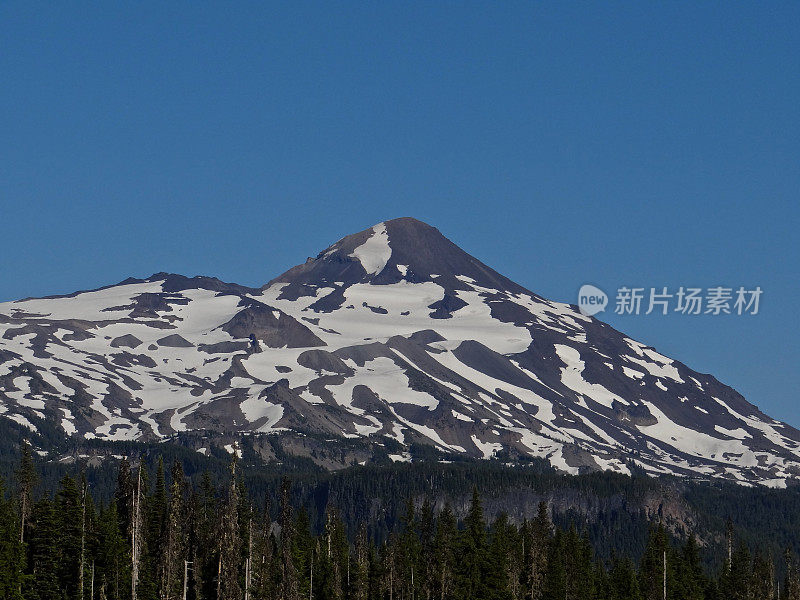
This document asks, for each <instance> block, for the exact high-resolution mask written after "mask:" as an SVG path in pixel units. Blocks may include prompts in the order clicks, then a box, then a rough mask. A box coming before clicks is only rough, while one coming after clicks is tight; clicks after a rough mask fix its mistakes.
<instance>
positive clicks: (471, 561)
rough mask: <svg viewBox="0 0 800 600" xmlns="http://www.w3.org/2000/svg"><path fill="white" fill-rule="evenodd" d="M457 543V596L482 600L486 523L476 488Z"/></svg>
mask: <svg viewBox="0 0 800 600" xmlns="http://www.w3.org/2000/svg"><path fill="white" fill-rule="evenodd" d="M460 538H461V539H460V543H459V562H458V568H457V571H456V573H457V580H456V589H457V596H458V597H459V598H463V599H464V600H483V598H484V597H485V595H486V592H487V590H486V588H485V577H486V523H485V521H484V518H483V505H482V504H481V497H480V494H478V490H477V488H475V489H473V491H472V502H471V503H470V506H469V511H468V513H467V516H466V518H465V519H464V531H463V532H461V536H460Z"/></svg>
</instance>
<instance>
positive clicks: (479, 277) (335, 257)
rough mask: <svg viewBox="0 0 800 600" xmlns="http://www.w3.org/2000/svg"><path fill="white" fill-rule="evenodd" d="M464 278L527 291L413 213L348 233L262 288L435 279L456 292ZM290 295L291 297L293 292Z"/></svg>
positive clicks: (479, 282)
mask: <svg viewBox="0 0 800 600" xmlns="http://www.w3.org/2000/svg"><path fill="white" fill-rule="evenodd" d="M465 279H467V280H471V282H472V283H474V284H477V285H479V286H481V287H485V288H489V289H497V290H504V291H510V292H513V293H519V292H525V293H529V292H528V291H527V290H525V289H524V288H522V287H520V286H519V285H517V284H515V283H514V282H512V281H511V280H509V279H507V278H506V277H503V276H502V275H500V274H499V273H497V272H496V271H495V270H493V269H492V268H490V267H488V266H487V265H485V264H484V263H482V262H481V261H479V260H478V259H477V258H475V257H473V256H471V255H470V254H468V253H467V252H465V251H464V250H462V249H461V248H460V247H459V246H457V245H456V244H454V243H453V242H452V241H450V240H449V239H448V238H446V237H445V236H444V235H443V234H442V233H441V232H440V231H439V230H438V229H437V228H436V227H433V226H432V225H429V224H427V223H425V222H423V221H420V220H418V219H415V218H413V217H399V218H396V219H391V220H388V221H382V222H381V223H378V224H376V225H373V226H372V227H370V228H368V229H364V230H363V231H359V232H358V233H353V234H350V235H347V236H345V237H343V238H342V239H340V240H339V241H337V242H335V243H334V244H332V245H330V246H328V247H327V248H325V249H324V250H322V251H321V252H320V253H319V254H317V256H316V257H315V258H312V259H309V260H307V261H306V262H305V263H303V264H301V265H297V266H296V267H293V268H292V269H289V270H288V271H286V272H285V273H283V274H282V275H280V276H279V277H277V278H276V279H274V280H272V281H270V282H269V284H267V286H266V287H268V286H270V285H272V284H274V283H289V284H293V285H296V286H317V287H319V286H325V285H330V284H332V283H333V284H336V285H339V286H344V287H349V286H350V285H353V284H356V283H371V284H375V285H385V284H392V283H397V282H398V281H403V280H405V281H408V282H410V283H422V282H425V281H435V282H436V283H437V284H438V285H440V286H442V287H443V288H445V289H446V290H455V289H466V288H465V285H466V284H465V282H464V280H465ZM287 291H288V290H287ZM289 293H290V295H295V294H296V293H297V290H294V292H289ZM301 295H303V294H301Z"/></svg>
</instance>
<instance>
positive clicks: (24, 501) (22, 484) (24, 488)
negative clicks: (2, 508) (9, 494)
mask: <svg viewBox="0 0 800 600" xmlns="http://www.w3.org/2000/svg"><path fill="white" fill-rule="evenodd" d="M20 455H21V456H20V463H19V468H18V469H17V472H16V473H15V476H16V480H17V489H18V491H19V511H20V523H19V541H20V542H24V541H25V527H26V525H27V523H28V518H29V517H30V514H31V511H32V508H33V490H34V488H35V487H36V484H37V483H38V481H39V475H38V473H37V472H36V467H35V465H34V463H33V454H32V453H31V447H30V444H28V442H27V440H23V442H22V446H21V448H20Z"/></svg>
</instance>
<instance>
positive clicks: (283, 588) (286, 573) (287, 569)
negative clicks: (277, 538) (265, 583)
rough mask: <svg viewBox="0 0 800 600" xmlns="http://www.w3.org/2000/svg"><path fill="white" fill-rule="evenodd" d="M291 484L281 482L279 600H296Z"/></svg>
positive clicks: (285, 481)
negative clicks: (290, 497)
mask: <svg viewBox="0 0 800 600" xmlns="http://www.w3.org/2000/svg"><path fill="white" fill-rule="evenodd" d="M290 490H291V483H290V481H289V479H288V478H285V477H284V479H283V481H282V482H281V544H280V552H281V563H280V564H281V569H280V600H298V599H299V596H298V593H297V575H296V573H295V569H294V562H293V561H292V547H293V538H294V523H293V522H292V506H291V504H290V502H289V492H290Z"/></svg>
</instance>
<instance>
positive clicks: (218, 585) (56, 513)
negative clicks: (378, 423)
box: [0, 446, 800, 600]
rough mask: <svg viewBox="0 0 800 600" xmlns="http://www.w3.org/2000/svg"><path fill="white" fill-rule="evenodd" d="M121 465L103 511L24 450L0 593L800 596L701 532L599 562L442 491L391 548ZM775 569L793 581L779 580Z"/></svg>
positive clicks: (768, 563) (542, 525)
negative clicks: (462, 510) (713, 564)
mask: <svg viewBox="0 0 800 600" xmlns="http://www.w3.org/2000/svg"><path fill="white" fill-rule="evenodd" d="M165 470H166V469H165V466H164V464H163V462H162V461H160V460H159V461H158V463H157V467H156V469H155V473H150V472H149V471H148V469H147V468H145V467H143V466H140V465H132V464H130V463H129V462H128V461H127V460H125V459H123V460H122V461H120V465H119V470H118V474H117V484H116V491H115V493H114V496H113V498H112V499H111V500H110V501H108V502H100V503H96V502H95V500H94V499H93V496H92V493H91V490H90V488H89V486H88V484H87V482H86V478H85V477H84V476H83V475H79V476H78V477H72V476H66V477H64V478H63V479H62V480H61V481H60V483H59V485H58V489H57V490H56V491H55V493H54V494H50V493H43V494H39V495H38V497H35V496H36V495H35V493H34V490H35V489H36V487H37V479H38V474H37V471H36V468H35V465H34V462H33V459H32V456H31V452H30V449H29V448H28V447H27V446H24V447H23V449H22V458H21V461H20V464H19V466H18V468H17V470H16V473H15V477H14V479H15V481H14V483H13V485H11V486H9V489H6V488H5V487H4V486H3V485H2V483H0V598H3V599H8V600H21V599H24V600H173V599H174V600H178V599H183V598H186V599H187V600H262V599H263V600H267V599H269V600H272V599H276V600H301V599H306V598H308V599H310V600H418V599H419V600H451V599H452V600H494V599H497V600H500V599H503V600H595V599H596V600H656V599H662V600H663V598H664V597H665V594H666V598H668V599H669V600H701V599H702V600H705V599H708V600H717V599H719V600H723V599H724V600H739V599H741V600H777V599H781V600H800V571H799V570H798V564H797V559H796V558H795V557H794V556H793V555H792V554H791V553H789V552H787V553H786V555H785V556H784V557H783V559H782V560H783V564H780V565H775V564H774V563H773V561H772V559H771V558H770V557H769V556H766V555H761V554H758V553H756V554H755V555H753V554H751V552H750V550H749V549H748V548H747V546H746V545H745V544H744V543H742V542H734V538H735V536H734V534H733V531H732V529H729V532H728V552H727V556H728V558H727V560H726V561H725V564H724V566H723V567H722V568H721V569H720V570H719V571H718V572H715V573H712V572H708V571H707V570H705V569H704V568H703V557H702V553H703V549H702V547H701V546H700V544H699V543H698V542H697V540H696V539H695V538H694V537H693V536H689V537H688V539H686V540H685V541H684V542H682V543H675V542H674V541H672V540H671V538H670V536H669V535H668V533H667V531H666V530H665V528H664V527H663V526H662V525H660V524H659V525H656V526H653V527H652V528H651V530H650V532H649V536H648V540H647V544H646V547H645V551H644V554H643V556H642V557H641V559H640V560H636V561H635V560H634V559H633V558H632V557H631V556H627V555H622V554H616V555H613V556H611V557H610V558H599V557H598V556H597V555H596V552H595V549H594V548H593V546H592V543H591V542H590V538H589V535H588V533H587V532H586V531H585V530H582V531H579V530H578V528H577V527H576V526H575V525H574V524H572V525H566V526H554V525H553V523H552V519H551V514H550V513H549V511H548V506H547V505H546V504H545V503H541V504H540V505H539V510H538V515H537V516H536V517H535V518H534V519H532V520H529V521H523V522H522V523H519V524H515V523H512V522H511V521H510V520H509V518H508V517H507V516H506V515H505V514H502V513H501V514H500V515H499V516H498V517H497V518H495V519H494V520H493V521H492V522H491V523H488V522H487V519H486V518H485V516H484V512H483V508H482V503H481V496H480V495H479V494H478V492H477V490H475V491H474V492H473V495H472V500H471V503H470V505H469V509H468V511H467V512H466V514H465V515H464V516H463V518H460V519H459V518H458V517H457V515H456V514H455V513H454V511H453V510H452V509H451V508H450V507H449V505H447V504H444V505H443V507H442V508H441V509H438V510H437V509H435V508H434V507H435V506H437V505H438V504H439V503H437V502H436V499H435V498H426V499H425V500H424V501H423V502H422V503H421V504H419V505H416V504H415V503H414V502H413V501H411V500H409V501H408V502H407V503H406V508H405V511H404V514H403V516H402V518H401V519H400V520H399V522H398V523H397V525H396V526H395V527H394V528H393V529H392V530H391V531H390V532H389V534H388V536H386V538H385V539H380V540H378V539H375V536H372V535H370V534H369V529H368V526H367V525H368V524H367V523H366V522H362V523H360V524H359V525H358V526H356V527H350V528H349V529H350V530H348V527H347V526H346V525H345V522H344V520H343V519H342V518H341V515H340V514H339V511H338V510H337V509H336V508H335V507H333V506H329V507H328V509H327V510H326V511H325V517H324V520H323V523H322V526H321V528H320V529H319V530H316V529H315V528H314V527H312V524H311V521H310V519H309V515H308V513H307V512H306V511H305V509H303V508H296V507H295V506H293V505H292V502H291V500H290V498H291V496H290V487H291V482H290V481H289V480H288V479H285V480H284V481H283V482H282V484H281V487H280V495H279V500H278V502H277V503H275V504H276V505H275V506H272V503H271V502H270V501H269V500H267V499H266V498H265V499H262V500H261V502H259V501H258V500H257V499H254V498H252V497H251V496H250V494H248V493H247V492H246V490H245V487H244V484H243V483H242V480H241V477H240V476H239V474H237V471H236V461H235V459H234V461H233V462H232V464H231V469H230V473H229V475H228V477H227V481H226V482H224V483H223V484H222V485H215V484H214V483H213V481H212V479H211V477H210V476H209V475H205V476H203V477H202V478H201V479H200V482H199V484H197V485H192V484H190V483H189V480H188V479H187V478H186V477H185V475H184V472H183V468H182V466H181V463H180V462H178V461H176V462H175V463H174V464H173V465H172V466H171V468H170V473H169V475H167V473H165ZM776 567H779V568H780V570H781V571H783V572H785V573H786V575H785V577H782V578H780V580H779V578H778V576H777V575H776V572H777V571H776Z"/></svg>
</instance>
